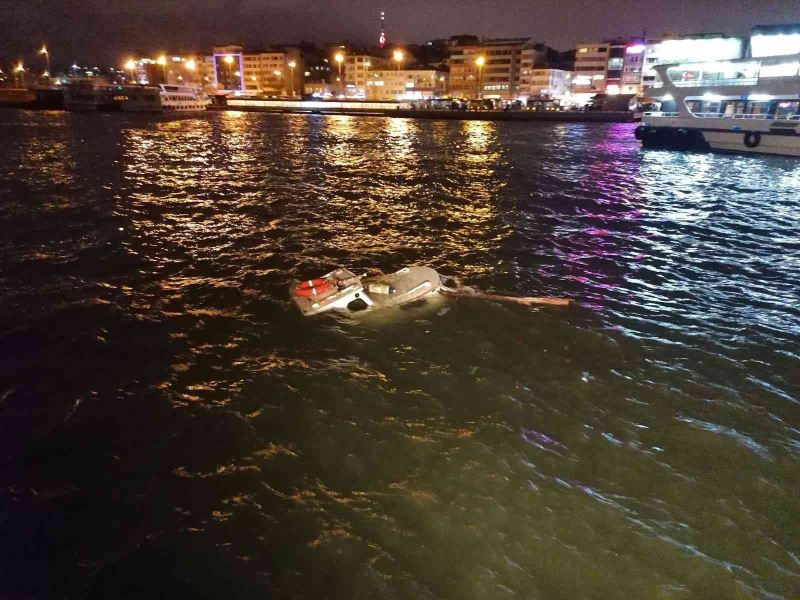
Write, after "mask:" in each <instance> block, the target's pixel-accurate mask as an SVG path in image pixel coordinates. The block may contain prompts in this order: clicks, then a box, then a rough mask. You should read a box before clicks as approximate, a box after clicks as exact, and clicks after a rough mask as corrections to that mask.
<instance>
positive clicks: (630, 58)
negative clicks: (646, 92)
mask: <svg viewBox="0 0 800 600" xmlns="http://www.w3.org/2000/svg"><path fill="white" fill-rule="evenodd" d="M646 56H647V43H646V42H645V40H641V39H632V40H630V41H629V42H628V44H627V46H625V60H624V62H623V64H622V80H621V81H620V83H619V92H620V94H637V95H638V94H639V93H641V91H642V74H643V72H644V68H645V60H646Z"/></svg>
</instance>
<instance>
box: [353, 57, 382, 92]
mask: <svg viewBox="0 0 800 600" xmlns="http://www.w3.org/2000/svg"><path fill="white" fill-rule="evenodd" d="M388 68H389V60H388V59H387V58H385V57H382V56H374V55H371V54H347V55H345V57H344V83H345V94H346V95H347V96H351V97H360V98H365V97H367V92H368V91H370V90H368V85H367V83H368V81H371V80H372V79H374V78H375V77H376V75H377V73H378V72H379V71H384V70H387V69H388Z"/></svg>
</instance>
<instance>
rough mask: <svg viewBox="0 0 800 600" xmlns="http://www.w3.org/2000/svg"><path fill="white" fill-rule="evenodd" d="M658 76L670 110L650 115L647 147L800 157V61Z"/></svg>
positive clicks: (705, 67)
mask: <svg viewBox="0 0 800 600" xmlns="http://www.w3.org/2000/svg"><path fill="white" fill-rule="evenodd" d="M655 71H656V72H657V74H658V78H659V80H660V82H658V83H657V84H656V88H654V89H653V90H652V91H651V95H652V96H654V97H656V98H658V99H660V100H661V103H662V106H661V110H660V111H649V112H645V113H644V114H643V115H642V123H641V125H640V126H639V127H637V128H636V132H635V135H636V138H637V139H639V140H640V141H641V142H642V146H643V147H645V148H668V149H677V150H699V151H721V152H746V153H753V154H776V155H785V156H800V54H791V55H784V56H771V57H764V58H743V59H735V60H727V61H718V62H708V63H702V62H691V63H681V64H665V65H658V66H656V67H655ZM658 88H660V89H658Z"/></svg>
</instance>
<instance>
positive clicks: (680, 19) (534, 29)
mask: <svg viewBox="0 0 800 600" xmlns="http://www.w3.org/2000/svg"><path fill="white" fill-rule="evenodd" d="M382 7H383V8H384V9H385V10H386V12H387V34H388V37H389V40H390V42H398V43H413V42H422V41H424V40H426V39H431V38H437V37H448V36H450V35H453V34H458V33H475V34H478V35H482V36H506V37H510V36H521V35H529V36H532V37H534V38H536V39H537V40H541V41H545V42H546V43H548V44H549V45H551V46H553V47H555V48H558V49H568V48H570V47H571V46H572V45H573V44H574V43H575V42H577V41H582V40H588V41H592V40H595V39H601V38H604V37H614V36H616V35H637V34H640V33H641V32H642V30H643V29H645V28H646V29H647V31H648V32H649V33H650V34H659V33H662V32H673V33H693V32H726V33H731V34H736V33H739V34H745V33H747V31H748V30H749V29H750V27H751V26H752V25H755V24H769V23H785V22H798V21H800V0H738V1H736V0H444V1H435V0H403V1H395V2H392V3H389V2H386V3H384V4H383V6H382V5H381V4H380V3H374V2H370V1H368V0H332V1H327V2H323V1H312V0H296V1H294V2H292V1H288V0H285V1H280V0H130V1H121V0H79V1H78V0H60V1H59V0H0V64H3V65H7V64H8V63H9V62H11V61H12V60H16V59H18V58H24V59H25V60H26V61H28V62H30V61H33V60H35V51H36V49H37V48H38V45H39V44H41V42H42V41H46V42H47V44H48V46H49V47H50V50H51V54H52V57H53V59H54V60H55V61H56V62H57V63H62V64H63V63H67V62H70V63H71V62H72V61H73V60H76V61H78V62H80V63H81V64H87V63H89V62H94V63H97V62H106V63H108V62H110V63H112V64H116V63H119V61H120V60H121V58H122V57H125V56H129V55H130V54H132V53H133V54H142V55H154V54H156V53H157V52H161V51H168V52H178V51H182V50H185V51H189V50H192V49H197V50H206V49H207V48H209V47H210V46H211V45H213V44H224V43H235V42H240V43H243V44H244V45H252V46H258V45H266V44H270V43H289V42H295V41H300V40H304V39H305V40H309V41H317V42H320V41H337V40H350V41H352V42H355V43H374V41H375V39H376V38H377V35H378V13H379V11H380V9H381V8H382Z"/></svg>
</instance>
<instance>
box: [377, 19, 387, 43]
mask: <svg viewBox="0 0 800 600" xmlns="http://www.w3.org/2000/svg"><path fill="white" fill-rule="evenodd" d="M378 45H379V46H380V47H381V48H383V47H384V46H385V45H386V13H384V12H383V11H381V34H380V35H379V36H378Z"/></svg>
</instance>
